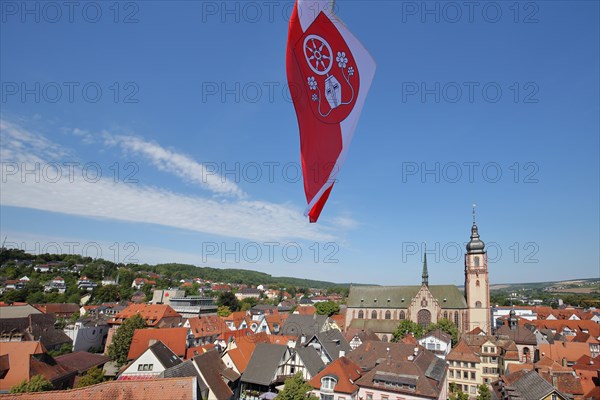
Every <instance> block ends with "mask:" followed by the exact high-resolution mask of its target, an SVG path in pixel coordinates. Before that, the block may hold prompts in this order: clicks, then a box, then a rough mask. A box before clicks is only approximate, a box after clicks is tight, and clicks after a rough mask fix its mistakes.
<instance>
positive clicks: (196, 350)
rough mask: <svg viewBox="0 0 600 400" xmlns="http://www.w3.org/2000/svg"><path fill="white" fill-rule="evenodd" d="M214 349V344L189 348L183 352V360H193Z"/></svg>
mask: <svg viewBox="0 0 600 400" xmlns="http://www.w3.org/2000/svg"><path fill="white" fill-rule="evenodd" d="M214 348H215V345H214V344H212V343H211V344H205V345H204V346H197V347H190V348H188V349H187V350H186V351H185V359H186V360H189V359H190V358H194V357H196V356H199V355H200V354H204V353H206V352H207V351H209V350H212V349H214Z"/></svg>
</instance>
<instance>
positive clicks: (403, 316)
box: [400, 311, 406, 319]
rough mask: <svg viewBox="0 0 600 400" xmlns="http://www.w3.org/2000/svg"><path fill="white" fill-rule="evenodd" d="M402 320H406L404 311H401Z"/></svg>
mask: <svg viewBox="0 0 600 400" xmlns="http://www.w3.org/2000/svg"><path fill="white" fill-rule="evenodd" d="M400 319H406V314H404V311H400Z"/></svg>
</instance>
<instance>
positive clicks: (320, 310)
mask: <svg viewBox="0 0 600 400" xmlns="http://www.w3.org/2000/svg"><path fill="white" fill-rule="evenodd" d="M315 308H316V309H317V314H319V315H327V316H328V317H330V316H332V315H333V314H337V313H338V312H340V306H339V304H337V303H334V302H333V301H322V302H319V303H317V304H315Z"/></svg>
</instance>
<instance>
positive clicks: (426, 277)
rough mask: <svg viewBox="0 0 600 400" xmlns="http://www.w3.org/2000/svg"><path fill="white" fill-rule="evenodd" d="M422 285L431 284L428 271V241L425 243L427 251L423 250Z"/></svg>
mask: <svg viewBox="0 0 600 400" xmlns="http://www.w3.org/2000/svg"><path fill="white" fill-rule="evenodd" d="M421 279H422V281H421V285H423V286H429V272H428V271H427V243H425V251H424V252H423V273H422V274H421Z"/></svg>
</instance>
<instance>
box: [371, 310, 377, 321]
mask: <svg viewBox="0 0 600 400" xmlns="http://www.w3.org/2000/svg"><path fill="white" fill-rule="evenodd" d="M371 319H377V311H375V310H373V311H371Z"/></svg>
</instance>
